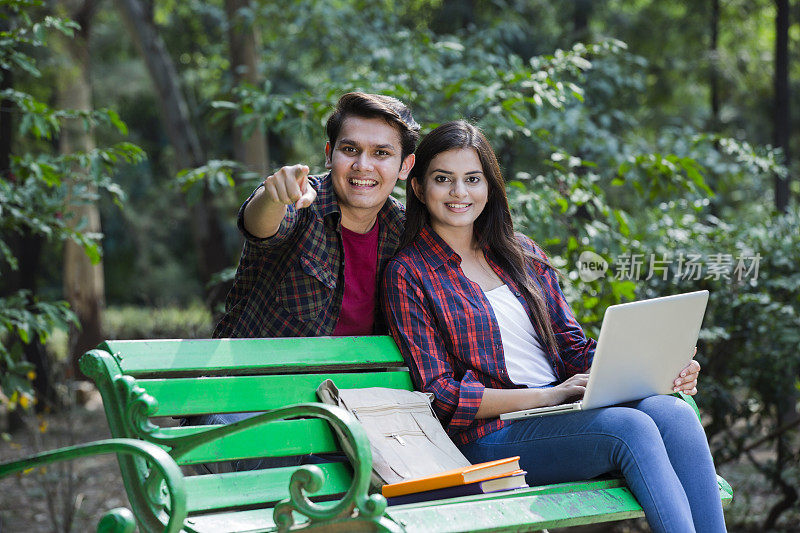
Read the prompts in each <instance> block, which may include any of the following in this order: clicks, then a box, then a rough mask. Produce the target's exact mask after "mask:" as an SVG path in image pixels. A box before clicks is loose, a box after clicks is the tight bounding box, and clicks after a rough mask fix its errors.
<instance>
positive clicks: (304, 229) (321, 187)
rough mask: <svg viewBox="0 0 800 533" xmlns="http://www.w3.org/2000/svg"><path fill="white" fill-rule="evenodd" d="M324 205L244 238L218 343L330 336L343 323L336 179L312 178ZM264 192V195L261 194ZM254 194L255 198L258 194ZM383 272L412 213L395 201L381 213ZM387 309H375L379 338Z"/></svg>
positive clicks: (290, 209)
mask: <svg viewBox="0 0 800 533" xmlns="http://www.w3.org/2000/svg"><path fill="white" fill-rule="evenodd" d="M309 183H310V184H311V186H312V187H314V188H315V189H316V190H317V199H316V200H314V203H313V204H312V205H311V206H309V207H306V208H304V209H295V207H294V206H287V208H286V216H285V217H284V219H283V221H282V222H281V225H280V228H279V229H278V232H277V233H276V234H275V235H273V236H272V237H269V238H267V239H259V238H257V237H255V236H253V235H251V234H250V233H249V232H248V231H247V230H246V229H245V228H244V220H243V215H244V208H245V206H246V205H247V202H249V201H250V198H252V197H253V196H252V195H250V198H248V199H247V200H246V201H245V202H244V204H243V205H242V207H241V209H239V229H240V231H241V232H242V234H243V235H244V236H245V243H244V249H243V250H242V257H241V259H240V260H239V267H238V268H237V270H236V277H235V279H234V281H233V287H232V288H231V290H230V292H229V293H228V298H227V300H226V302H225V315H223V317H222V319H221V320H220V322H219V324H217V327H216V329H215V330H214V337H314V336H318V335H330V334H331V333H333V330H334V328H335V327H336V322H337V321H338V320H339V311H341V308H342V297H343V295H344V264H343V257H344V253H343V252H342V238H341V233H340V224H341V212H340V210H339V204H338V202H337V200H336V194H335V192H334V191H333V186H332V185H331V179H330V174H328V175H325V176H322V177H319V178H318V177H313V176H309ZM256 190H257V189H256ZM254 194H255V193H254ZM377 224H378V258H377V261H378V274H377V276H376V278H377V279H376V281H375V283H376V285H375V287H376V291H375V293H376V294H378V290H377V288H378V286H379V282H380V275H381V272H383V269H384V267H385V266H386V263H387V262H388V261H389V259H391V257H392V256H393V255H394V253H395V252H396V251H397V247H398V246H399V245H400V234H401V233H402V232H403V226H404V224H405V209H404V207H403V205H402V204H400V202H398V201H397V200H395V199H394V198H391V197H389V198H388V199H387V200H386V203H385V204H384V206H383V207H382V208H381V210H380V211H379V212H378V221H377ZM385 328H386V326H385V324H384V320H383V318H382V313H381V312H380V305H379V304H378V302H377V301H376V303H375V327H374V331H375V333H384V332H385Z"/></svg>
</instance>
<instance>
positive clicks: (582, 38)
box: [572, 0, 594, 43]
mask: <svg viewBox="0 0 800 533" xmlns="http://www.w3.org/2000/svg"><path fill="white" fill-rule="evenodd" d="M593 8H594V2H593V0H576V1H575V2H574V3H573V7H572V42H573V43H578V42H586V41H587V40H588V39H589V18H590V17H591V15H592V9H593Z"/></svg>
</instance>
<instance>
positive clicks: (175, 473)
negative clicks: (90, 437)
mask: <svg viewBox="0 0 800 533" xmlns="http://www.w3.org/2000/svg"><path fill="white" fill-rule="evenodd" d="M105 453H122V454H130V455H137V456H139V457H142V458H144V459H146V460H147V461H148V462H150V463H151V464H152V465H153V466H154V468H155V469H156V470H157V471H158V472H159V474H160V476H161V477H162V478H163V480H164V483H165V485H166V490H167V493H168V496H169V513H168V514H169V518H168V519H167V520H166V524H165V523H164V521H163V517H164V513H163V510H164V505H163V504H164V502H163V501H162V502H157V501H155V500H156V499H157V498H152V500H154V501H151V502H149V503H150V505H148V506H147V507H146V508H143V507H141V506H140V507H139V509H137V511H138V512H137V518H138V519H139V525H140V527H141V528H142V530H143V531H165V532H169V533H173V532H175V533H177V532H179V531H180V530H181V528H182V527H183V521H184V519H185V518H186V486H185V482H184V478H183V473H182V472H181V470H180V468H179V467H178V465H177V463H175V461H174V460H173V459H172V457H170V456H169V454H167V452H165V451H164V450H162V449H161V448H159V447H158V446H156V445H155V444H151V443H149V442H142V441H140V440H135V439H107V440H100V441H97V442H90V443H87V444H79V445H76V446H69V447H67V448H60V449H58V450H53V451H49V452H43V453H39V454H36V455H31V456H29V457H25V458H23V459H18V460H16V461H11V462H6V463H2V464H0V478H2V477H5V476H8V475H10V474H13V473H15V472H21V471H25V470H30V469H32V468H36V467H39V466H43V465H46V464H49V463H54V462H56V461H62V460H72V459H78V458H81V457H88V456H90V455H101V454H105ZM157 485H159V486H160V483H158V484H157ZM126 489H129V487H126ZM128 494H129V496H130V495H131V491H130V490H128ZM132 499H133V498H132ZM135 507H136V506H135ZM135 526H136V523H135V522H134V519H133V515H132V514H131V512H130V511H128V509H125V508H118V509H112V510H111V511H109V512H108V513H106V514H105V515H104V516H103V518H102V519H101V520H100V523H99V524H98V526H97V531H98V532H116V533H129V532H133V530H134V528H135Z"/></svg>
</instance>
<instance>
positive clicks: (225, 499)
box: [186, 463, 352, 514]
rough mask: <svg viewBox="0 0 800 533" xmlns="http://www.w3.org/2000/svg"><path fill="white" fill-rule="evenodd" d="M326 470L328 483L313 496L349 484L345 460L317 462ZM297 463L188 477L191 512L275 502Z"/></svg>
mask: <svg viewBox="0 0 800 533" xmlns="http://www.w3.org/2000/svg"><path fill="white" fill-rule="evenodd" d="M314 466H317V467H319V468H321V469H322V471H323V472H325V478H326V481H325V484H324V485H323V486H322V488H321V489H320V491H319V492H316V493H314V494H313V496H329V495H332V494H340V493H343V492H345V491H347V489H348V488H349V487H350V483H351V480H352V475H351V473H350V467H349V466H347V465H345V464H344V463H322V464H318V465H314ZM295 470H297V467H283V468H270V469H267V470H250V471H247V472H232V473H227V474H209V475H203V476H191V477H187V478H186V493H187V495H188V498H187V502H186V504H187V507H188V509H189V513H190V514H191V513H195V512H199V511H211V510H214V509H225V508H231V507H240V506H249V505H258V504H266V503H272V502H276V501H278V500H282V499H284V498H286V496H287V488H288V487H289V478H290V477H291V476H292V473H293V472H294V471H295Z"/></svg>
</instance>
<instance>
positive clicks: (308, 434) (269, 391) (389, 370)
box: [81, 337, 413, 512]
mask: <svg viewBox="0 0 800 533" xmlns="http://www.w3.org/2000/svg"><path fill="white" fill-rule="evenodd" d="M81 368H82V370H83V371H84V373H85V374H86V375H87V376H89V377H90V378H91V379H92V380H94V382H95V383H96V384H97V386H98V389H99V390H100V392H101V394H102V396H103V402H104V407H105V410H106V417H107V419H108V423H109V427H110V429H111V433H112V436H114V437H131V438H140V439H143V440H149V441H151V442H155V443H157V444H161V445H164V446H165V448H167V450H168V451H169V449H170V444H171V443H172V441H171V440H170V439H179V438H182V437H186V436H190V435H196V434H199V433H202V432H204V431H208V429H209V426H197V427H155V426H153V425H151V421H152V419H153V418H154V417H176V418H179V417H184V416H187V415H197V414H206V413H231V412H247V411H265V410H269V409H275V408H279V407H285V406H288V405H293V404H297V403H305V402H318V401H319V400H318V399H317V396H316V392H315V391H316V388H317V387H318V386H319V384H320V383H321V382H322V381H323V380H325V379H327V378H330V379H332V380H333V381H334V382H335V383H336V385H337V386H338V387H339V388H360V387H375V386H381V387H392V388H401V389H412V388H413V387H412V383H411V379H410V376H409V373H408V371H407V369H405V367H404V363H403V359H402V356H401V355H400V353H399V351H398V349H397V346H396V345H395V343H394V341H393V340H392V339H391V338H390V337H338V338H332V337H317V338H293V339H213V340H143V341H108V342H105V343H103V344H102V345H100V346H99V347H98V349H96V350H92V351H91V352H89V353H87V354H86V355H85V356H84V357H83V358H82V360H81ZM338 450H339V445H338V442H337V440H336V438H335V436H334V434H333V432H332V431H331V429H330V427H329V425H328V423H327V422H325V421H323V420H320V419H314V418H303V419H291V420H281V421H274V422H269V423H268V424H264V425H261V426H257V427H253V428H251V429H248V430H246V431H242V432H240V433H237V434H235V435H231V436H229V437H225V438H223V439H220V440H217V441H213V442H210V443H208V444H205V445H201V446H199V447H197V448H196V449H194V450H192V451H191V452H190V453H189V454H187V455H186V456H184V457H182V458H180V459H179V460H178V463H179V464H181V465H192V464H198V463H206V462H213V461H227V460H236V459H242V458H249V457H265V456H270V457H280V456H293V455H304V454H312V453H313V454H320V453H330V452H336V451H338ZM120 466H121V469H122V471H123V472H122V473H123V477H124V478H128V479H126V486H129V485H131V484H133V485H136V484H141V483H144V480H145V477H146V475H147V471H146V468H143V465H142V464H139V463H136V459H131V458H125V459H123V458H122V457H121V458H120ZM319 466H320V467H321V468H322V469H323V470H324V471H325V472H326V474H327V478H328V479H327V481H326V484H325V487H324V489H323V490H322V491H321V492H320V493H319V495H329V494H335V493H339V492H343V491H345V490H346V489H347V487H348V486H349V484H350V473H349V471H348V468H347V467H345V466H344V465H342V464H340V463H329V464H323V465H319ZM295 469H296V468H295V467H286V468H277V469H269V470H259V471H250V472H241V473H232V474H222V475H214V476H192V477H189V478H187V489H188V506H189V509H190V511H193V512H198V511H208V510H214V509H221V508H227V507H240V506H248V505H257V504H263V503H266V502H273V501H277V500H280V499H283V498H285V497H287V495H288V492H287V488H288V484H289V483H288V481H289V478H290V476H291V474H292V472H293V471H294V470H295ZM130 490H131V489H130V487H129V493H130ZM131 503H132V504H134V502H131Z"/></svg>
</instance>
